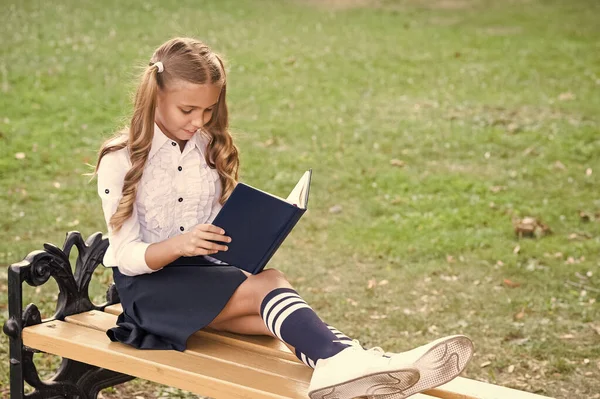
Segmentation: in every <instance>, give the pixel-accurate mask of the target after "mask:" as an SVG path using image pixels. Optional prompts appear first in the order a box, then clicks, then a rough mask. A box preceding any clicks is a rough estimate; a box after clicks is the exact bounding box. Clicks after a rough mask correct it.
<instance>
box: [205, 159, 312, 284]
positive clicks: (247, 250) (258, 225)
mask: <svg viewBox="0 0 600 399" xmlns="http://www.w3.org/2000/svg"><path fill="white" fill-rule="evenodd" d="M311 177H312V169H309V170H307V171H306V172H305V173H304V175H303V176H302V177H301V178H300V180H299V181H298V183H297V184H296V186H295V187H294V189H293V190H292V192H291V193H290V195H289V196H288V197H287V198H286V199H283V198H281V197H278V196H276V195H273V194H270V193H267V192H266V191H262V190H259V189H257V188H254V187H252V186H249V185H247V184H244V183H238V184H237V186H236V187H235V189H234V190H233V192H232V193H231V195H230V196H229V198H228V199H227V202H225V204H224V205H223V208H221V210H220V212H219V213H218V214H217V216H216V217H215V219H214V220H213V222H212V224H214V225H215V226H218V227H220V228H222V229H223V230H225V235H227V236H229V237H231V242H230V243H228V244H227V246H228V247H229V250H228V251H220V252H217V253H216V254H213V255H210V256H211V257H213V258H215V259H218V260H220V261H222V262H225V263H227V264H229V265H232V266H236V267H239V268H240V269H243V270H246V271H247V272H249V273H252V274H256V273H259V272H260V271H261V270H262V269H263V268H264V267H265V266H266V264H267V263H268V262H269V260H270V259H271V257H272V256H273V254H274V253H275V252H276V251H277V249H278V248H279V246H280V245H281V243H282V242H283V241H284V240H285V238H286V237H287V235H288V234H289V233H290V231H292V229H293V228H294V226H295V225H296V223H298V220H300V218H301V217H302V215H303V214H304V213H305V212H306V209H307V206H308V195H309V192H310V181H311ZM220 244H223V243H220Z"/></svg>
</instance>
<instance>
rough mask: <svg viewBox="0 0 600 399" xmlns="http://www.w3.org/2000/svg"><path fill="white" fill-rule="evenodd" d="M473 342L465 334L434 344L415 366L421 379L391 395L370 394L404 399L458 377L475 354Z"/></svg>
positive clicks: (375, 398) (372, 398) (376, 398)
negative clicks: (404, 389) (402, 390)
mask: <svg viewBox="0 0 600 399" xmlns="http://www.w3.org/2000/svg"><path fill="white" fill-rule="evenodd" d="M473 349H474V348H473V342H471V340H470V339H469V338H467V337H465V336H464V335H458V336H454V337H451V338H449V339H447V340H444V341H442V342H439V343H438V344H436V345H434V346H432V347H431V348H430V349H429V350H428V351H427V352H425V354H424V355H423V356H421V357H420V358H419V360H417V361H416V362H415V364H414V366H415V367H416V368H417V369H418V370H419V372H420V374H421V377H420V378H419V381H418V382H417V383H416V384H415V385H413V386H412V387H409V388H408V389H407V390H406V391H404V392H398V393H395V394H389V395H377V394H376V395H370V396H369V398H370V399H404V398H407V397H409V396H411V395H414V394H416V393H419V392H422V391H426V390H428V389H432V388H435V387H438V386H440V385H443V384H445V383H447V382H449V381H451V380H453V379H454V378H456V377H458V375H459V374H460V373H462V371H463V370H464V369H465V367H466V366H467V363H468V362H469V360H471V357H472V356H473Z"/></svg>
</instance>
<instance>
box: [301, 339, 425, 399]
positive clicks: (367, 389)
mask: <svg viewBox="0 0 600 399" xmlns="http://www.w3.org/2000/svg"><path fill="white" fill-rule="evenodd" d="M382 352H383V351H381V349H380V348H374V349H369V350H365V349H363V347H362V346H360V344H359V343H358V341H356V340H354V341H353V344H352V346H350V347H348V348H346V349H344V350H342V351H341V352H340V353H338V354H337V355H334V356H332V357H330V358H328V359H320V360H319V361H317V364H316V367H315V370H314V371H313V375H312V378H311V380H310V386H309V387H308V396H309V397H310V398H311V399H350V398H356V397H359V396H371V395H374V396H377V397H378V398H379V397H380V396H381V395H390V394H401V393H402V392H404V391H405V390H406V389H407V388H409V387H411V386H413V385H415V384H416V383H417V381H418V380H419V371H418V370H417V369H416V368H415V367H413V366H411V365H403V364H401V362H400V361H398V359H395V360H394V361H393V359H392V358H388V357H384V356H383V353H382Z"/></svg>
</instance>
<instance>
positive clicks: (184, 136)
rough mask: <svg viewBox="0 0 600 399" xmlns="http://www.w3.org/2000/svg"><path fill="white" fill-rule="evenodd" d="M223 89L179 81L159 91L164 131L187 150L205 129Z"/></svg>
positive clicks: (159, 121) (159, 114) (160, 121)
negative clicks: (191, 139)
mask: <svg viewBox="0 0 600 399" xmlns="http://www.w3.org/2000/svg"><path fill="white" fill-rule="evenodd" d="M220 93H221V86H220V85H214V84H204V85H199V84H194V83H190V82H185V81H181V80H180V81H176V82H173V83H171V84H170V85H169V87H168V88H166V89H165V90H160V89H159V91H158V105H157V106H156V114H155V121H156V124H157V125H158V127H160V130H162V132H163V133H164V134H165V135H166V136H167V137H169V138H170V139H171V140H174V141H176V142H177V143H179V145H180V146H181V147H182V148H183V145H184V144H185V142H186V141H187V140H189V139H190V138H192V136H193V135H194V133H196V131H197V130H198V129H200V128H201V127H202V126H204V125H205V124H206V123H207V122H208V121H209V120H210V118H211V116H212V113H213V110H214V109H215V107H216V106H217V101H218V100H219V94H220Z"/></svg>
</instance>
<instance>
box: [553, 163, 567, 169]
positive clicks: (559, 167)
mask: <svg viewBox="0 0 600 399" xmlns="http://www.w3.org/2000/svg"><path fill="white" fill-rule="evenodd" d="M554 169H558V170H566V169H567V167H566V166H565V165H564V164H563V163H562V162H560V161H556V162H554Z"/></svg>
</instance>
